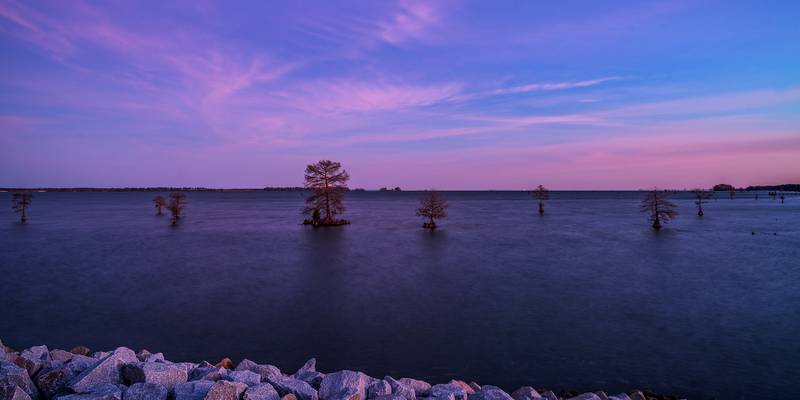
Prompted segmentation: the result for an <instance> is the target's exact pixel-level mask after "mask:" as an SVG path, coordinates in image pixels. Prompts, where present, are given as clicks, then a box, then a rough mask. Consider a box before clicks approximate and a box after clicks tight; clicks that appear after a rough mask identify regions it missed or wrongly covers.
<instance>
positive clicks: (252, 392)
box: [242, 371, 281, 400]
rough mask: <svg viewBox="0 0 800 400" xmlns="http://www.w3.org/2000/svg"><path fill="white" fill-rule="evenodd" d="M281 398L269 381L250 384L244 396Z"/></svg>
mask: <svg viewBox="0 0 800 400" xmlns="http://www.w3.org/2000/svg"><path fill="white" fill-rule="evenodd" d="M248 372H249V371H248ZM280 398H281V397H280V396H279V395H278V392H277V391H276V390H275V388H273V387H272V385H270V384H269V383H260V384H258V385H254V386H250V387H249V388H247V390H245V391H244V395H243V396H242V399H243V400H280Z"/></svg>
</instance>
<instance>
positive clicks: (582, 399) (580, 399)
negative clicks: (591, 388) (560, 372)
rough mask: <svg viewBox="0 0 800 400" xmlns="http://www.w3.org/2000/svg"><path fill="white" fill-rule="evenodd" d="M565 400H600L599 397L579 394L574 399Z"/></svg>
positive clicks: (592, 394) (590, 394)
mask: <svg viewBox="0 0 800 400" xmlns="http://www.w3.org/2000/svg"><path fill="white" fill-rule="evenodd" d="M567 400H600V397H598V396H597V395H596V394H594V393H581V394H579V395H577V396H575V397H570V398H569V399H567Z"/></svg>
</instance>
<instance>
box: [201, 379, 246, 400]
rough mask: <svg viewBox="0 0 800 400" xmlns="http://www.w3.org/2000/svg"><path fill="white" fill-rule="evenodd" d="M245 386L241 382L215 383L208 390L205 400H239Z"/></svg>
mask: <svg viewBox="0 0 800 400" xmlns="http://www.w3.org/2000/svg"><path fill="white" fill-rule="evenodd" d="M245 390H247V385H245V384H244V383H241V382H231V381H216V382H214V385H213V386H211V389H209V390H208V393H207V394H206V398H205V400H239V397H241V395H242V393H244V391H245Z"/></svg>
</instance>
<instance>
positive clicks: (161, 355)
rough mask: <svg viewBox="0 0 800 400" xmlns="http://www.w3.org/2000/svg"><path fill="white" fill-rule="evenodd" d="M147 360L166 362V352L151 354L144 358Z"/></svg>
mask: <svg viewBox="0 0 800 400" xmlns="http://www.w3.org/2000/svg"><path fill="white" fill-rule="evenodd" d="M144 361H145V362H164V361H166V359H165V358H164V353H155V354H150V355H149V356H147V357H146V358H145V359H144Z"/></svg>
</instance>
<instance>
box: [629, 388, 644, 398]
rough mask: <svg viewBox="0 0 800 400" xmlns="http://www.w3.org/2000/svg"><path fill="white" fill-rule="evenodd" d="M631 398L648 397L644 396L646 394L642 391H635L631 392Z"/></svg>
mask: <svg viewBox="0 0 800 400" xmlns="http://www.w3.org/2000/svg"><path fill="white" fill-rule="evenodd" d="M630 397H631V400H647V397H644V394H643V393H642V392H640V391H638V390H637V391H635V392H633V393H631V396H630Z"/></svg>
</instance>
